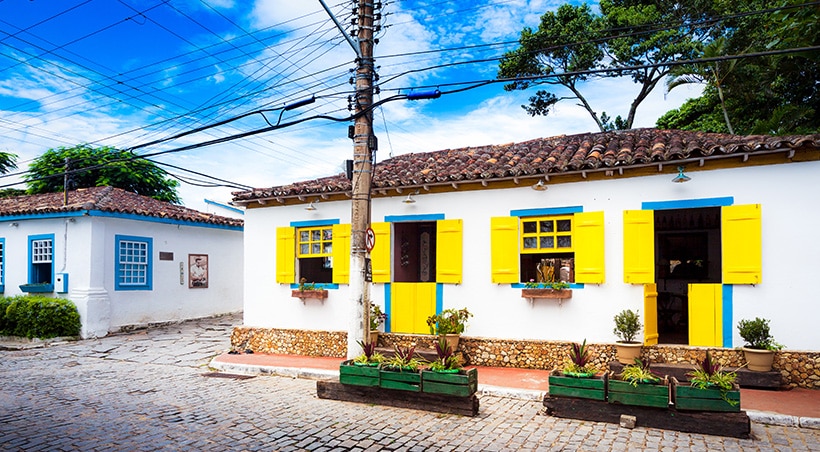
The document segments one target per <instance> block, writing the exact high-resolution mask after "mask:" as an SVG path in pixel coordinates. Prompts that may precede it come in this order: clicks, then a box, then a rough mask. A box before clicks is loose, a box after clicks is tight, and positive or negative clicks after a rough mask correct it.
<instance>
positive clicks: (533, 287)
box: [521, 279, 572, 300]
mask: <svg viewBox="0 0 820 452" xmlns="http://www.w3.org/2000/svg"><path fill="white" fill-rule="evenodd" d="M521 298H528V299H530V300H533V299H535V298H552V299H558V300H563V299H566V298H572V290H570V289H569V283H566V282H564V281H552V282H535V280H533V279H531V280H529V281H528V282H525V283H524V288H523V289H521Z"/></svg>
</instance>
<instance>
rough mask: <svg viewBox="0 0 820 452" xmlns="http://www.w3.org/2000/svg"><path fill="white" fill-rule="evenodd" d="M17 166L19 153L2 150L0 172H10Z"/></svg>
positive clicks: (0, 153)
mask: <svg viewBox="0 0 820 452" xmlns="http://www.w3.org/2000/svg"><path fill="white" fill-rule="evenodd" d="M15 168H17V154H11V153H8V152H0V173H2V174H5V173H8V172H9V171H10V170H13V169H15Z"/></svg>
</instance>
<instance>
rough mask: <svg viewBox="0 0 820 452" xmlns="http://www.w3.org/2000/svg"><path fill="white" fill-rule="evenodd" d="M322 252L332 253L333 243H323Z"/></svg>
mask: <svg viewBox="0 0 820 452" xmlns="http://www.w3.org/2000/svg"><path fill="white" fill-rule="evenodd" d="M322 252H323V253H325V254H330V253H332V252H333V245H331V244H330V243H325V244H324V246H323V251H322Z"/></svg>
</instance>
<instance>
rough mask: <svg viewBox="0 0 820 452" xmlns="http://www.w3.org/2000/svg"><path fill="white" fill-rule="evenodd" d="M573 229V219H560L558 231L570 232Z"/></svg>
mask: <svg viewBox="0 0 820 452" xmlns="http://www.w3.org/2000/svg"><path fill="white" fill-rule="evenodd" d="M571 230H572V220H558V232H569V231H571Z"/></svg>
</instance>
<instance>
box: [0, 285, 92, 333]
mask: <svg viewBox="0 0 820 452" xmlns="http://www.w3.org/2000/svg"><path fill="white" fill-rule="evenodd" d="M3 307H4V308H5V309H3V311H2V312H0V313H2V314H3V315H2V320H0V327H2V333H3V334H6V335H10V336H20V337H27V338H33V337H38V338H42V339H48V338H52V337H58V336H78V335H79V334H80V326H81V325H80V314H79V313H78V312H77V307H76V306H75V305H74V303H72V302H71V301H69V300H65V299H62V298H49V297H44V296H40V295H18V296H15V297H11V298H4V299H3V300H2V302H0V308H3Z"/></svg>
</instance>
